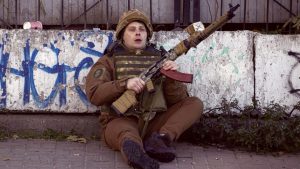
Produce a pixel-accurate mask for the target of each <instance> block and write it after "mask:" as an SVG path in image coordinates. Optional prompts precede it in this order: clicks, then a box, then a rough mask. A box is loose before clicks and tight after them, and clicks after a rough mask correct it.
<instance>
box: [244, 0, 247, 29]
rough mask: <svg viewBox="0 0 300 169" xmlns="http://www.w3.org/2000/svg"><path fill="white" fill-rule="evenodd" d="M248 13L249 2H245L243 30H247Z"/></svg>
mask: <svg viewBox="0 0 300 169" xmlns="http://www.w3.org/2000/svg"><path fill="white" fill-rule="evenodd" d="M246 11H247V0H245V1H244V23H243V29H244V30H245V29H246Z"/></svg>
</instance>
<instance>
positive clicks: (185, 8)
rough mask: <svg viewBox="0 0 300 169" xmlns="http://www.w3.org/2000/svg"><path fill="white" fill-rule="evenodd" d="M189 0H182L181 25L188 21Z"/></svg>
mask: <svg viewBox="0 0 300 169" xmlns="http://www.w3.org/2000/svg"><path fill="white" fill-rule="evenodd" d="M190 9H191V6H190V0H185V1H183V25H184V26H187V25H189V23H190V14H191V12H190Z"/></svg>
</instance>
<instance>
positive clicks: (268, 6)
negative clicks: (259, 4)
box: [266, 0, 270, 33]
mask: <svg viewBox="0 0 300 169" xmlns="http://www.w3.org/2000/svg"><path fill="white" fill-rule="evenodd" d="M269 4H270V0H267V23H266V33H268V32H269V8H270V5H269Z"/></svg>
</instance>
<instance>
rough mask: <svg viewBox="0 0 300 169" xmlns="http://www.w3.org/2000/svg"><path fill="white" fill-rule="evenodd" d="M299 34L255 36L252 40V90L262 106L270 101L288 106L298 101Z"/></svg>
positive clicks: (299, 78)
mask: <svg viewBox="0 0 300 169" xmlns="http://www.w3.org/2000/svg"><path fill="white" fill-rule="evenodd" d="M299 42H300V36H299V35H261V34H260V35H257V36H256V37H255V39H254V43H255V53H256V56H255V67H256V72H255V77H256V83H255V86H256V88H255V93H256V99H258V100H259V101H260V103H261V105H262V106H267V105H269V104H271V103H278V104H280V105H286V106H288V107H289V109H291V108H292V107H293V106H294V105H295V104H296V103H297V102H299V101H300V90H299V89H300V55H294V56H293V55H289V54H288V52H289V51H292V52H298V53H300V43H299Z"/></svg>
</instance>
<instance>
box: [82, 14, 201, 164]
mask: <svg viewBox="0 0 300 169" xmlns="http://www.w3.org/2000/svg"><path fill="white" fill-rule="evenodd" d="M152 33H153V29H152V25H151V23H150V21H149V19H148V17H146V16H145V14H143V13H142V12H140V11H139V10H136V9H134V10H129V11H127V12H125V13H124V14H123V15H122V16H121V17H120V19H119V22H118V25H117V28H116V39H117V40H116V42H114V43H113V44H112V45H110V46H109V47H108V49H107V50H106V51H105V55H104V56H103V57H101V58H100V59H99V60H98V61H97V62H96V63H95V64H94V65H93V67H92V68H91V70H90V72H89V73H88V75H87V80H86V94H87V97H88V98H89V100H90V102H91V103H92V104H94V105H96V106H101V115H100V118H99V119H100V123H101V124H102V130H103V131H102V134H103V138H104V140H105V142H106V143H107V145H108V146H109V147H111V148H112V149H114V150H119V151H121V154H122V156H123V157H124V159H125V161H126V162H128V164H129V165H130V166H132V167H134V168H141V169H157V168H159V163H158V161H160V162H171V161H173V160H174V159H175V157H176V155H175V148H174V147H173V144H172V142H173V141H176V140H177V139H178V138H179V136H180V135H181V134H182V133H183V132H184V131H185V130H186V129H187V128H189V127H190V126H191V125H192V124H193V123H194V122H195V121H197V120H198V119H199V118H200V116H201V113H202V112H203V103H202V101H200V100H199V99H198V98H196V97H189V96H188V93H187V89H186V86H185V85H184V84H182V83H180V82H178V81H175V80H173V79H170V78H168V77H164V76H156V77H154V78H153V79H152V82H153V84H154V86H155V92H154V94H152V93H150V92H149V91H147V89H145V82H144V81H142V80H141V79H140V78H138V77H137V76H138V75H139V74H140V73H141V72H142V71H143V70H145V69H146V68H148V67H149V66H150V65H151V64H152V63H154V62H155V61H157V60H158V59H159V58H160V57H161V51H159V50H157V49H156V48H154V45H153V44H150V43H149V40H150V39H151V36H152ZM177 68H178V66H177V64H176V63H175V62H174V61H166V62H165V64H164V65H163V69H165V70H176V69H177ZM127 89H129V90H133V91H134V92H135V93H136V94H138V95H137V99H138V104H136V105H134V106H132V107H131V108H130V109H129V110H127V112H126V113H125V116H124V115H119V114H117V113H116V112H115V111H114V110H113V109H111V104H112V102H114V101H115V100H116V99H118V98H119V97H120V96H121V95H122V93H124V92H125V90H127ZM147 113H148V114H147ZM144 114H147V115H148V116H146V117H147V119H146V120H150V121H149V123H148V125H147V128H145V127H144V123H143V121H144V120H145V116H143V115H144ZM141 119H142V120H141ZM142 128H143V129H145V130H144V132H145V137H144V138H142V137H141V132H140V131H141V129H142Z"/></svg>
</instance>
